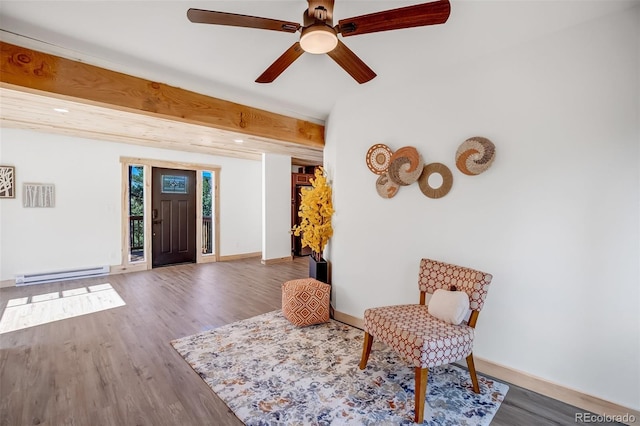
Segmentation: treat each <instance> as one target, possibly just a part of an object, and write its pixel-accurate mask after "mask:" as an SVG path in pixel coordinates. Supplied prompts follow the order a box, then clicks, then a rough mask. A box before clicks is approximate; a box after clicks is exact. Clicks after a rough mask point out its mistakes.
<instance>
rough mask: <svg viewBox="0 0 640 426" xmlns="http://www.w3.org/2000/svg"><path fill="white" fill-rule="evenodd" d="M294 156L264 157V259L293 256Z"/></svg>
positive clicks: (277, 155)
mask: <svg viewBox="0 0 640 426" xmlns="http://www.w3.org/2000/svg"><path fill="white" fill-rule="evenodd" d="M290 230H291V157H290V156H288V155H280V154H262V260H269V259H282V258H285V257H291V234H290Z"/></svg>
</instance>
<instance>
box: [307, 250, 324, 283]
mask: <svg viewBox="0 0 640 426" xmlns="http://www.w3.org/2000/svg"><path fill="white" fill-rule="evenodd" d="M328 272H329V268H328V264H327V261H326V260H324V259H320V261H317V260H316V259H315V258H314V257H313V255H311V256H309V277H311V278H315V279H316V280H318V281H322V282H323V283H327V284H329V273H328Z"/></svg>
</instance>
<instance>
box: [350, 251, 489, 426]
mask: <svg viewBox="0 0 640 426" xmlns="http://www.w3.org/2000/svg"><path fill="white" fill-rule="evenodd" d="M491 279H492V276H491V275H490V274H487V273H485V272H481V271H476V270H475V269H470V268H465V267H461V266H457V265H451V264H448V263H443V262H439V261H436V260H431V259H422V260H421V261H420V273H419V276H418V286H419V288H420V304H416V305H396V306H385V307H379V308H370V309H367V310H366V311H365V313H364V330H365V333H364V344H363V347H362V359H361V360H360V369H364V368H365V367H366V366H367V361H368V359H369V354H370V353H371V345H372V343H373V339H374V338H375V339H378V340H380V341H382V342H384V343H385V344H387V345H389V346H391V347H392V348H393V349H394V350H395V351H396V352H397V353H398V354H399V355H400V356H401V357H402V358H404V359H405V360H406V361H407V362H409V363H411V364H412V365H413V366H414V369H415V395H416V396H415V422H416V423H422V422H423V421H424V403H425V400H426V391H427V378H428V372H429V368H431V367H437V366H439V365H443V364H448V363H451V362H454V361H458V360H461V359H463V358H466V360H467V366H468V368H469V374H470V376H471V382H472V385H473V390H474V392H476V393H479V392H480V388H479V386H478V378H477V376H476V370H475V367H474V363H473V353H472V349H473V338H474V331H475V330H474V328H475V325H476V321H477V320H478V315H479V313H480V310H481V309H482V307H483V305H484V301H485V297H486V296H487V291H488V289H489V284H490V283H491ZM438 289H442V290H456V291H459V292H464V293H466V294H467V296H468V297H469V305H468V306H469V309H470V310H471V313H470V316H469V319H468V321H466V322H464V321H463V322H462V323H460V324H458V325H456V324H452V323H450V322H446V321H443V320H441V319H438V318H436V317H435V316H433V315H432V314H430V313H429V307H428V306H427V305H425V300H426V293H430V294H433V293H434V292H435V291H436V290H438ZM439 294H444V293H442V291H441V292H439ZM463 296H464V295H463ZM465 302H466V300H465ZM432 313H433V310H432ZM467 313H468V312H467Z"/></svg>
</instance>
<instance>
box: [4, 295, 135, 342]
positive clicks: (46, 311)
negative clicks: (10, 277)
mask: <svg viewBox="0 0 640 426" xmlns="http://www.w3.org/2000/svg"><path fill="white" fill-rule="evenodd" d="M29 299H31V300H29ZM124 305H126V303H124V300H122V298H121V297H120V295H119V294H118V293H117V292H116V290H115V289H114V288H113V287H111V284H109V283H105V284H98V285H92V286H89V287H80V288H74V289H72V290H63V291H54V292H52V293H45V294H38V295H35V296H31V297H30V298H29V297H20V298H18V299H11V300H9V301H8V302H7V307H6V308H5V310H4V312H3V313H2V319H0V334H3V333H9V332H11V331H16V330H22V329H23V328H29V327H34V326H36V325H41V324H46V323H49V322H53V321H59V320H63V319H67V318H73V317H77V316H80V315H87V314H91V313H94V312H99V311H104V310H107V309H111V308H117V307H118V306H124Z"/></svg>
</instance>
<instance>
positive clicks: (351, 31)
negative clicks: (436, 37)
mask: <svg viewBox="0 0 640 426" xmlns="http://www.w3.org/2000/svg"><path fill="white" fill-rule="evenodd" d="M450 13H451V5H450V4H449V0H439V1H434V2H431V3H423V4H417V5H414V6H407V7H401V8H398V9H391V10H385V11H382V12H377V13H371V14H368V15H362V16H356V17H354V18H348V19H341V20H340V21H339V22H338V28H339V31H340V33H342V35H343V36H344V37H347V36H352V35H360V34H368V33H375V32H378V31H389V30H399V29H402V28H411V27H422V26H425V25H436V24H444V23H445V22H447V19H449V14H450Z"/></svg>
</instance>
